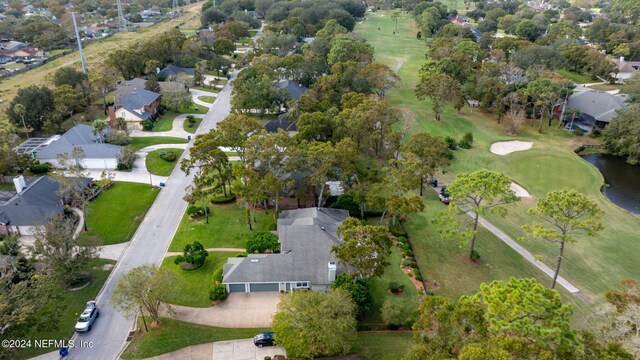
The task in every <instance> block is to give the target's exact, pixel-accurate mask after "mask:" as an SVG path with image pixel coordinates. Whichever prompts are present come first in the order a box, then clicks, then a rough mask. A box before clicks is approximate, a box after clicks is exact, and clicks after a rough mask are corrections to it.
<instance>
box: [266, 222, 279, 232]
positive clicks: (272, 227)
mask: <svg viewBox="0 0 640 360" xmlns="http://www.w3.org/2000/svg"><path fill="white" fill-rule="evenodd" d="M267 229H268V230H269V231H276V230H278V224H276V223H271V224H269V227H268V228H267Z"/></svg>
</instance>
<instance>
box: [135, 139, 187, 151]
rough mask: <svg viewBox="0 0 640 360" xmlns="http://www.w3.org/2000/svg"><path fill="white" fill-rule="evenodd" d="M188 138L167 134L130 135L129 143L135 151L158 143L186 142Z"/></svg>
mask: <svg viewBox="0 0 640 360" xmlns="http://www.w3.org/2000/svg"><path fill="white" fill-rule="evenodd" d="M188 142H189V140H187V139H180V138H175V137H169V136H151V137H132V138H131V142H130V143H129V145H130V146H131V147H133V148H134V149H135V150H136V151H138V150H140V149H142V148H145V147H147V146H151V145H158V144H186V143H188Z"/></svg>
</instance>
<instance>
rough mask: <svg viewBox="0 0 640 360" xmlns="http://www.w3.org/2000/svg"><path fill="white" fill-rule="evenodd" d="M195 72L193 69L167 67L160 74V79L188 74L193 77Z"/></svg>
mask: <svg viewBox="0 0 640 360" xmlns="http://www.w3.org/2000/svg"><path fill="white" fill-rule="evenodd" d="M193 70H194V69H191V68H183V67H180V66H176V65H167V66H166V67H165V68H164V69H162V70H160V71H159V72H158V77H160V76H165V77H166V76H175V75H178V74H187V75H191V76H193Z"/></svg>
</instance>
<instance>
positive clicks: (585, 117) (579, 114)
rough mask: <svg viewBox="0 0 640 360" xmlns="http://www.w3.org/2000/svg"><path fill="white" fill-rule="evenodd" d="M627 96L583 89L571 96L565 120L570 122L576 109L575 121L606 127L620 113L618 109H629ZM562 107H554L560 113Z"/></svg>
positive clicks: (555, 111)
mask: <svg viewBox="0 0 640 360" xmlns="http://www.w3.org/2000/svg"><path fill="white" fill-rule="evenodd" d="M625 101H626V98H625V97H624V96H622V95H612V94H609V93H607V92H602V91H582V92H577V93H574V94H573V95H571V97H569V101H568V103H567V106H566V108H565V112H564V115H565V119H564V121H565V122H570V121H571V117H572V116H573V113H574V110H576V112H575V116H576V117H575V118H574V119H573V120H574V123H575V122H578V123H583V124H585V125H588V126H597V127H599V128H605V127H606V126H607V125H608V124H609V122H611V120H613V118H614V117H616V115H617V114H618V111H624V110H626V109H627V105H626V104H625ZM560 110H561V109H560V107H559V106H558V107H556V108H555V109H554V113H556V114H558V115H559V112H560Z"/></svg>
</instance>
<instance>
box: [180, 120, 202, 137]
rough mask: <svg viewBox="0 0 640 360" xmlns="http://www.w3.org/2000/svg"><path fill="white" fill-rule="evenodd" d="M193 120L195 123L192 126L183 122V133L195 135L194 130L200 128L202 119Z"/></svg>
mask: <svg viewBox="0 0 640 360" xmlns="http://www.w3.org/2000/svg"><path fill="white" fill-rule="evenodd" d="M194 119H195V121H196V122H195V123H193V125H191V124H189V122H188V121H185V122H184V123H183V124H182V128H183V129H184V131H186V132H188V133H190V134H195V133H196V130H198V126H200V123H201V122H202V118H194Z"/></svg>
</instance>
